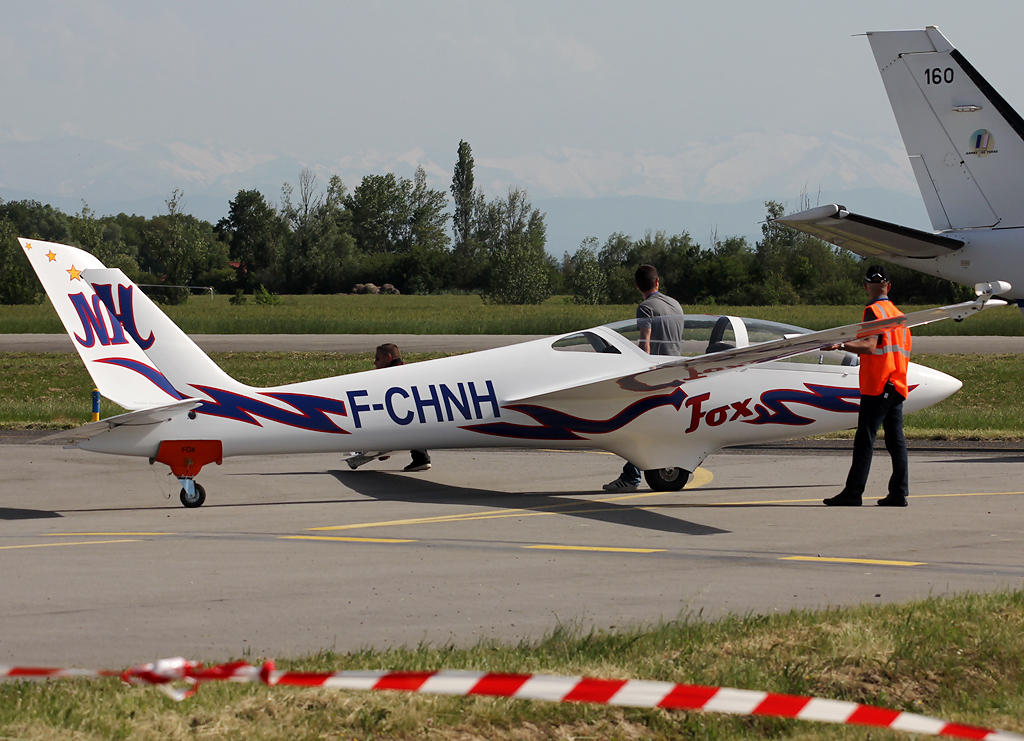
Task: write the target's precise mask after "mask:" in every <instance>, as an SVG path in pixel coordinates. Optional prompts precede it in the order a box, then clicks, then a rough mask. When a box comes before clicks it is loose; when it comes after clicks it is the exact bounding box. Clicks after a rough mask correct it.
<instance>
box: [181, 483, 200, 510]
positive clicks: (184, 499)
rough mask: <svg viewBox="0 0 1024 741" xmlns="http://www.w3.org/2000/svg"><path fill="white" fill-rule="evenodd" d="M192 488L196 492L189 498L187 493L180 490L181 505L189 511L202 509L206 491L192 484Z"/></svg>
mask: <svg viewBox="0 0 1024 741" xmlns="http://www.w3.org/2000/svg"><path fill="white" fill-rule="evenodd" d="M193 486H194V487H195V490H196V495H195V496H194V497H191V498H190V497H189V495H188V492H187V491H186V490H185V489H184V488H182V490H181V497H180V498H181V503H182V504H184V505H185V506H186V507H188V508H189V509H195V508H196V507H202V506H203V502H205V501H206V489H204V488H203V487H202V484H196V483H194V482H193Z"/></svg>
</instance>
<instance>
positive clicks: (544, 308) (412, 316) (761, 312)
mask: <svg viewBox="0 0 1024 741" xmlns="http://www.w3.org/2000/svg"><path fill="white" fill-rule="evenodd" d="M638 299H639V294H638ZM896 300H897V302H898V301H899V297H896ZM924 308H929V307H926V306H907V305H900V309H902V310H903V311H904V312H906V313H909V312H911V311H916V310H918V309H924ZM684 309H685V310H686V312H687V313H688V314H732V315H734V316H746V317H753V318H755V319H767V320H770V321H776V322H784V323H786V324H793V325H796V326H798V327H807V328H808V329H828V328H830V327H839V326H842V325H845V324H851V323H853V322H856V321H859V320H860V317H861V314H862V312H863V310H864V307H863V306H861V305H858V306H686V307H684ZM163 310H164V311H165V312H166V313H167V315H168V316H170V318H171V319H173V320H174V322H175V323H176V324H177V325H178V326H179V327H181V328H182V329H183V330H184V331H185V332H187V333H189V334H542V335H548V334H561V333H563V332H572V331H574V330H577V329H584V328H586V327H593V326H596V325H599V324H607V323H609V322H614V321H618V320H620V319H631V318H633V317H635V316H636V305H635V304H622V305H606V306H580V305H577V304H574V303H571V302H569V301H568V300H567V299H566V297H565V296H555V297H553V298H551V299H549V300H548V301H546V302H545V303H543V304H540V305H538V306H502V305H493V304H485V303H483V301H482V300H481V299H480V297H479V296H475V295H471V296H386V295H382V296H369V295H367V296H349V295H337V296H285V297H283V301H282V302H281V303H280V304H277V305H274V306H267V305H257V304H255V303H252V302H249V303H247V304H244V305H242V306H233V305H231V304H229V303H228V297H227V296H215V297H214V298H213V299H209V298H205V297H202V296H194V297H192V298H191V299H190V300H189V301H188V302H187V303H185V304H183V305H181V306H165V307H163ZM63 331H64V328H63V326H62V325H61V323H60V320H59V319H58V317H57V314H56V312H55V311H54V310H53V306H52V305H51V304H50V302H49V301H48V300H47V301H44V302H43V303H41V304H38V305H34V306H25V305H18V306H0V333H5V334H17V333H25V332H38V333H51V334H60V333H62V332H63ZM914 334H915V335H918V336H922V335H1006V336H1014V335H1024V321H1021V316H1020V312H1019V311H1018V310H1017V308H1016V307H1015V306H1013V305H1010V306H1005V307H1002V308H998V309H989V310H987V311H985V312H983V313H981V314H979V315H978V316H974V317H971V318H970V319H967V320H966V321H964V322H961V323H958V322H949V321H946V322H936V323H934V324H929V325H927V326H924V327H919V328H917V329H915V330H914Z"/></svg>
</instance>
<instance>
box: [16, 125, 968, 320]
mask: <svg viewBox="0 0 1024 741" xmlns="http://www.w3.org/2000/svg"><path fill="white" fill-rule="evenodd" d="M473 168H474V163H473V156H472V151H471V149H470V146H469V144H468V143H466V142H465V141H463V142H460V144H459V148H458V155H457V162H456V165H455V169H454V173H453V176H452V183H451V187H450V189H449V190H450V194H449V193H448V192H445V191H441V190H436V189H433V188H430V187H429V185H428V184H427V176H426V173H425V172H424V170H423V169H422V168H417V170H416V172H415V174H414V175H413V178H412V179H411V180H410V179H407V178H403V177H399V176H396V175H395V174H393V173H388V174H385V175H367V176H365V177H364V178H363V179H362V180H361V182H360V183H359V185H357V186H356V187H355V188H354V189H352V190H351V191H350V190H349V189H348V188H347V187H346V186H345V184H344V183H343V182H342V180H341V178H339V177H338V176H333V177H331V178H330V179H329V181H328V182H327V183H326V184H324V185H323V186H321V184H320V183H319V182H318V179H317V176H316V175H315V174H313V173H312V172H311V171H309V170H303V171H302V172H301V173H300V174H299V178H298V182H297V184H296V185H294V186H293V185H292V184H290V183H286V184H285V185H284V186H283V187H282V191H281V197H280V202H279V203H277V204H274V203H272V202H270V201H268V200H267V199H266V197H264V196H263V194H262V193H260V192H259V191H258V190H240V191H238V193H237V194H236V196H235V198H234V199H232V200H231V201H230V202H229V204H228V214H227V216H225V217H224V218H222V219H221V220H220V221H219V222H217V223H216V224H211V223H209V222H207V221H203V220H200V219H197V218H195V217H194V216H191V215H189V214H187V213H185V212H184V210H183V207H184V195H183V193H182V192H181V191H178V190H175V191H174V192H173V193H172V195H171V197H170V198H169V199H168V200H167V201H166V207H167V209H166V210H167V212H166V213H165V214H160V215H157V216H153V217H151V218H146V217H142V216H136V215H132V216H128V215H126V214H123V213H121V214H118V215H117V216H97V215H96V214H95V213H94V212H93V211H92V210H91V209H90V208H89V207H88V205H86V204H84V203H83V206H82V210H81V211H80V212H79V213H77V214H70V215H69V214H65V213H63V212H61V211H60V210H59V209H57V208H54V207H53V206H50V205H44V204H41V203H39V202H36V201H7V202H5V201H3V200H0V303H4V304H15V303H33V302H36V301H39V300H41V297H42V296H41V291H42V289H41V287H40V285H39V283H38V281H37V279H36V277H35V274H34V273H33V271H32V269H31V267H30V266H29V264H28V260H27V258H26V257H25V255H24V254H23V252H22V250H21V249H20V247H19V245H18V243H17V239H16V237H18V236H21V237H27V238H32V239H41V240H46V241H52V242H61V243H66V244H72V245H75V246H78V247H81V248H82V249H84V250H87V251H88V252H91V253H92V254H94V255H96V256H97V257H98V258H99V259H100V261H102V262H103V263H104V264H105V265H107V266H109V267H118V268H121V269H122V270H123V271H124V272H125V273H126V274H127V275H128V276H129V277H130V278H131V279H132V280H134V281H135V282H136V283H139V284H148V285H153V286H167V288H163V287H159V288H156V289H151V288H148V289H147V292H149V293H150V294H151V295H153V296H154V298H157V299H158V300H162V301H166V302H170V303H179V302H181V301H184V300H186V299H187V298H188V295H189V292H188V290H185V289H180V288H173V287H172V286H210V287H212V288H214V289H215V290H216V291H218V292H220V293H232V294H236V295H237V296H238V297H239V300H244V297H245V296H246V295H248V294H256V295H257V297H258V298H260V297H264V298H265V297H266V296H268V295H275V294H303V293H346V292H350V291H352V290H353V286H355V285H356V284H360V283H364V284H365V283H373V284H377V285H380V284H385V283H390V284H391V285H393V286H395V287H396V288H397V289H398V290H399V291H400V292H402V293H419V294H427V293H444V292H466V293H479V294H481V295H482V296H483V298H484V300H486V301H491V302H495V303H514V304H530V303H540V302H542V301H544V300H546V299H548V298H549V297H550V296H552V295H555V294H565V295H568V296H571V297H572V300H573V301H576V302H579V303H593V304H599V303H616V304H619V303H623V304H625V303H633V302H635V301H636V299H637V292H636V289H635V287H634V286H633V272H634V271H635V269H636V267H637V266H639V265H641V264H644V263H648V264H652V265H654V266H655V267H656V268H657V269H658V272H659V274H660V275H661V276H662V290H664V291H665V292H666V293H669V294H670V295H672V296H673V297H675V298H676V299H678V300H679V301H680V302H681V303H684V304H727V305H765V304H799V303H807V304H851V303H860V302H861V301H862V299H863V292H862V289H861V288H860V280H861V278H862V275H861V273H862V272H863V267H864V266H863V265H862V264H861V262H862V261H861V260H860V259H859V258H857V257H855V256H853V255H851V254H850V253H848V252H845V251H843V250H839V249H837V248H835V247H832V246H831V245H828V244H826V243H825V242H822V241H821V240H818V239H815V238H813V237H810V236H808V235H806V234H802V233H800V232H797V231H795V230H793V229H789V228H788V227H784V226H782V225H780V224H777V223H774V222H773V221H772V220H771V219H772V218H774V217H777V216H781V215H782V214H783V213H784V211H785V209H784V207H783V205H782V204H780V203H778V202H775V201H768V202H766V204H765V206H766V222H765V224H764V225H763V226H762V235H763V238H762V239H760V240H758V241H757V242H756V243H755V244H754V245H750V244H749V243H748V241H747V240H746V239H745V238H743V237H727V238H725V239H723V240H719V239H718V238H717V236H713V237H712V238H711V240H710V244H709V245H707V246H702V245H700V244H698V243H697V242H695V241H694V240H693V239H692V238H691V237H690V235H689V233H687V232H683V233H681V234H676V235H671V236H669V235H667V234H666V233H665V232H648V233H647V234H646V235H644V236H643V237H641V238H636V239H634V238H632V237H629V236H627V235H625V234H622V233H615V234H612V235H610V236H609V237H608V238H607V240H606V241H605V242H604V244H603V245H602V244H600V243H599V241H598V240H597V238H596V237H590V238H588V239H586V240H584V241H583V243H582V244H581V245H580V246H579V248H578V249H576V250H575V251H574V252H573V253H572V254H570V253H569V252H565V253H564V254H563V257H562V259H561V260H558V259H556V258H554V257H553V256H551V255H550V254H549V253H548V251H547V238H546V228H545V224H544V218H545V215H544V214H542V213H541V212H540V211H539V210H538V209H536V208H534V207H533V206H532V204H531V203H530V200H529V195H528V194H527V192H526V191H525V190H523V189H522V188H515V187H513V188H510V189H509V191H508V193H507V194H506V195H504V196H500V197H496V198H493V199H490V200H488V199H487V198H486V197H485V195H484V192H483V189H482V188H479V187H477V186H476V185H475V182H474V175H473ZM890 273H891V274H892V275H893V276H894V277H893V282H894V284H895V286H896V287H897V290H898V300H899V301H901V302H903V303H943V302H948V301H954V300H960V299H961V298H964V297H966V296H967V294H968V293H969V292H968V291H966V289H964V288H963V287H961V286H957V285H955V284H952V283H949V282H948V281H944V280H941V279H938V278H933V277H929V276H926V275H924V274H922V273H917V272H915V271H911V270H909V269H901V268H898V267H893V268H891V270H890ZM894 293H896V291H894Z"/></svg>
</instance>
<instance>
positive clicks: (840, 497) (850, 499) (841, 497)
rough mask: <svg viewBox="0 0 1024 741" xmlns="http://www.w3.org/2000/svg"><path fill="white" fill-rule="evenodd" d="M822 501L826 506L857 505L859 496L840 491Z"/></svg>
mask: <svg viewBox="0 0 1024 741" xmlns="http://www.w3.org/2000/svg"><path fill="white" fill-rule="evenodd" d="M822 502H824V504H825V506H826V507H859V506H860V505H861V500H860V497H854V496H850V495H849V494H842V493H840V494H836V495H835V496H834V497H830V498H828V499H823V500H822Z"/></svg>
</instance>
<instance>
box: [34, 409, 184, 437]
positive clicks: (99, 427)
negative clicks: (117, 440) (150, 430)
mask: <svg viewBox="0 0 1024 741" xmlns="http://www.w3.org/2000/svg"><path fill="white" fill-rule="evenodd" d="M202 403H203V400H202V399H182V400H181V401H176V402H174V403H173V404H165V405H163V406H159V407H151V408H149V409H140V410H138V411H135V412H128V413H127V414H118V415H116V416H114V417H107V418H106V419H101V420H100V421H98V422H90V423H89V424H85V425H82V426H81V427H76V428H75V429H73V430H61V431H60V432H57V433H54V434H53V435H47V436H46V437H44V438H41V439H40V440H39V442H56V441H58V440H88V439H89V438H91V437H95V436H96V435H102V434H103V433H104V432H110V431H111V430H112V429H114V428H115V427H121V426H122V425H128V426H130V427H141V426H145V425H157V424H160V423H162V422H167V421H168V420H169V419H171V417H173V416H174V415H176V414H183V413H184V412H188V411H191V410H192V409H195V408H196V407H198V406H199V405H200V404H202Z"/></svg>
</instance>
